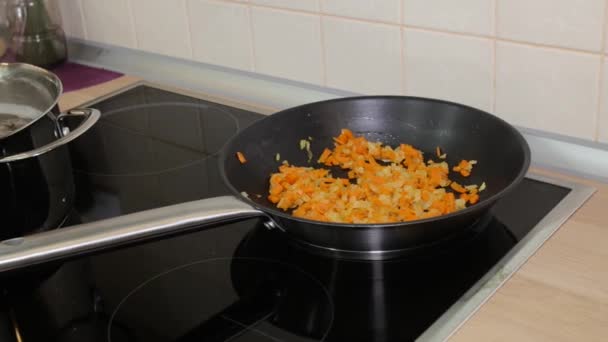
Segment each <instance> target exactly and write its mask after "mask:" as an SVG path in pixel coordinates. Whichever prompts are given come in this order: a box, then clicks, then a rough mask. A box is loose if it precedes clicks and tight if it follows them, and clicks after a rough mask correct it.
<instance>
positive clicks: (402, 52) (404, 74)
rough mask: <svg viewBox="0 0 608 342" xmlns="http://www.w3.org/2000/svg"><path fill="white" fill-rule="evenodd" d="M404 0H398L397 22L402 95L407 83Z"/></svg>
mask: <svg viewBox="0 0 608 342" xmlns="http://www.w3.org/2000/svg"><path fill="white" fill-rule="evenodd" d="M404 2H405V0H399V23H400V24H401V25H400V26H399V39H400V41H399V47H400V49H399V53H400V56H401V60H400V63H401V75H400V76H401V77H400V79H401V94H402V95H407V94H406V85H407V81H406V77H407V69H406V66H405V33H404V31H405V27H404V26H403V21H404V16H403V11H404V10H405V3H404Z"/></svg>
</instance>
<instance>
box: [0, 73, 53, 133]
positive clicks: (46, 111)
mask: <svg viewBox="0 0 608 342" xmlns="http://www.w3.org/2000/svg"><path fill="white" fill-rule="evenodd" d="M20 70H25V71H28V72H33V73H39V74H42V75H44V76H45V77H47V78H49V79H50V80H51V81H52V83H54V84H55V86H56V87H57V96H55V99H53V101H52V102H51V104H50V105H49V106H48V108H46V110H44V111H41V112H40V113H39V114H38V115H37V117H36V118H34V119H32V121H30V122H28V123H27V124H25V125H23V126H21V127H20V128H19V129H16V130H14V131H12V132H11V133H10V134H9V135H6V136H4V137H1V138H0V140H2V139H6V138H9V137H11V136H13V135H15V134H16V133H18V132H21V131H23V130H25V129H26V128H28V127H30V126H31V125H33V124H34V123H35V122H37V121H38V120H40V119H41V118H42V117H44V116H46V115H47V114H48V113H49V112H51V111H52V109H53V108H54V107H55V106H56V105H57V103H58V102H59V97H60V96H61V94H62V93H63V83H62V82H61V80H60V79H59V77H58V76H57V75H55V74H54V73H52V72H50V71H48V70H46V69H43V68H40V67H37V66H35V65H32V64H27V63H12V62H11V63H6V62H3V63H0V78H2V77H4V76H5V75H10V74H11V73H13V72H15V71H20Z"/></svg>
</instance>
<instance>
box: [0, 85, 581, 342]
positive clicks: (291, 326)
mask: <svg viewBox="0 0 608 342" xmlns="http://www.w3.org/2000/svg"><path fill="white" fill-rule="evenodd" d="M94 106H95V107H96V108H99V109H100V110H101V111H102V112H103V117H102V119H101V121H100V122H99V123H98V124H97V125H96V126H95V128H94V129H93V130H92V131H90V132H88V133H87V134H86V135H85V136H83V137H82V138H81V139H79V140H78V141H76V143H75V144H74V145H73V146H72V148H71V154H72V159H73V164H74V174H75V179H76V185H77V199H76V206H75V209H74V211H73V213H72V216H71V217H70V220H69V222H70V223H68V225H69V224H75V223H80V222H91V221H95V220H100V219H104V218H110V217H114V216H118V215H123V214H127V213H132V212H137V211H141V210H145V209H152V208H157V207H161V206H165V205H170V204H177V203H181V202H185V201H190V200H196V199H201V198H207V197H212V196H217V195H223V194H228V193H229V192H228V190H227V188H226V187H225V186H224V184H223V183H222V180H221V177H220V175H219V168H218V160H217V152H218V151H219V150H220V149H221V147H222V146H223V144H224V143H225V142H226V141H227V139H228V138H230V137H231V136H232V135H234V134H235V133H236V132H237V131H238V130H240V129H242V128H243V127H246V126H247V125H249V124H250V123H252V122H254V121H255V120H258V119H260V118H261V117H262V116H261V115H260V114H256V113H252V112H247V111H244V110H241V109H236V108H231V107H228V106H223V105H220V104H215V103H211V102H207V101H203V100H198V99H194V98H191V97H187V96H182V95H178V94H174V93H169V92H166V91H163V90H159V89H156V88H152V87H147V86H138V87H136V88H133V89H131V90H128V91H126V92H124V93H121V94H119V95H116V96H114V97H111V98H110V99H107V100H104V101H102V102H100V103H97V104H95V105H94ZM568 192H569V189H566V188H562V187H559V186H556V185H552V184H548V183H544V182H540V181H536V180H532V179H526V180H525V181H524V182H522V183H521V185H519V186H518V187H517V188H516V189H515V191H513V192H512V193H510V194H509V195H508V196H507V197H506V198H504V199H503V200H501V202H499V203H498V204H497V205H496V207H495V208H494V209H493V211H492V215H489V216H487V217H486V218H484V220H483V222H481V223H480V224H478V226H477V227H475V229H473V230H471V231H470V233H469V234H467V235H466V236H462V237H461V238H459V239H458V241H457V242H456V243H450V244H449V245H447V246H443V247H442V248H438V249H433V250H429V251H427V252H425V253H416V254H412V255H408V256H404V257H403V258H400V259H394V260H388V261H370V262H365V261H349V260H340V259H335V258H329V257H324V256H318V255H314V254H310V253H309V252H308V251H306V250H304V249H300V248H299V247H298V246H295V245H293V244H290V243H288V241H287V240H286V238H285V237H284V236H283V234H282V233H280V232H277V231H270V230H267V229H266V228H265V227H264V225H263V224H262V223H261V222H260V221H259V220H257V219H253V220H248V221H243V222H239V223H233V224H227V225H223V226H221V227H217V228H214V229H211V230H206V231H201V232H196V233H191V234H187V235H182V236H177V237H172V238H167V239H164V240H160V241H155V242H149V243H144V244H141V245H137V246H131V247H127V248H123V249H120V250H114V251H110V252H104V253H101V254H97V255H95V256H88V257H82V258H76V259H74V260H71V261H69V262H64V263H61V264H54V265H45V266H42V267H40V268H37V269H36V270H35V271H34V272H31V273H29V274H27V275H24V276H22V277H18V278H11V279H10V281H7V282H5V284H6V286H4V287H5V288H6V290H5V291H4V296H3V300H2V302H1V304H0V305H1V307H2V310H0V311H1V313H0V322H1V323H0V341H4V340H6V341H15V340H17V339H16V337H15V327H17V330H18V331H19V335H20V337H19V338H20V339H21V341H26V342H29V341H32V342H33V341H113V342H122V341H145V342H154V341H254V342H255V341H409V340H414V339H416V337H418V336H419V335H420V334H421V333H422V332H424V331H425V330H426V329H427V328H428V327H429V326H430V325H431V324H432V323H433V322H434V321H435V320H437V318H438V317H440V316H441V315H442V313H444V312H445V311H446V310H447V309H448V308H449V307H450V306H451V305H452V304H453V303H455V302H456V301H457V300H458V298H459V297H460V296H462V295H463V294H464V293H465V292H466V291H467V289H469V288H470V287H471V286H472V285H473V284H474V283H475V282H476V281H478V280H479V279H480V278H481V277H482V276H483V275H484V274H485V273H486V272H487V271H488V270H489V269H490V268H491V267H492V266H493V265H494V264H495V263H496V262H497V261H498V260H499V259H501V258H502V257H503V256H504V255H505V254H506V253H507V252H508V251H510V250H511V249H512V248H513V247H514V246H515V245H516V244H517V243H518V241H520V240H521V239H522V238H523V237H524V236H525V235H526V234H527V233H528V232H529V231H530V230H531V229H532V228H533V227H534V226H535V225H536V224H537V223H538V222H539V221H540V220H541V219H542V217H544V216H545V215H546V214H547V213H548V212H549V211H551V209H552V208H554V207H555V205H556V204H557V203H559V201H560V200H561V199H562V198H564V197H565V196H566V195H567V194H568Z"/></svg>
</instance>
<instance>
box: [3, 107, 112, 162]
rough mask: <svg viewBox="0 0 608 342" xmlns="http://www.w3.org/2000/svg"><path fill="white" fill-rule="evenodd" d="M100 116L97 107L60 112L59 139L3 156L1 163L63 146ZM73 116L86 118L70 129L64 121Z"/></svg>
mask: <svg viewBox="0 0 608 342" xmlns="http://www.w3.org/2000/svg"><path fill="white" fill-rule="evenodd" d="M100 116H101V114H100V112H99V111H98V110H97V109H93V108H79V109H72V110H70V111H68V112H67V113H62V114H59V115H58V116H57V126H58V129H59V135H60V137H59V139H57V140H54V141H53V142H51V143H49V144H46V145H44V146H42V147H38V148H36V149H33V150H31V151H27V152H23V153H18V154H13V155H11V156H8V157H5V158H2V159H0V163H10V162H15V161H18V160H23V159H28V158H32V157H36V156H39V155H41V154H44V153H47V152H49V151H52V150H54V149H56V148H58V147H61V146H63V145H65V144H67V143H69V142H70V141H72V140H74V139H76V138H78V137H79V136H81V135H82V134H84V133H85V132H86V131H88V130H89V128H91V127H93V125H94V124H95V123H96V122H97V120H99V118H100ZM72 117H83V118H84V120H83V121H82V123H81V124H80V125H79V126H78V127H76V128H75V129H73V130H70V128H69V127H68V126H67V125H64V124H63V122H64V121H66V119H69V118H72Z"/></svg>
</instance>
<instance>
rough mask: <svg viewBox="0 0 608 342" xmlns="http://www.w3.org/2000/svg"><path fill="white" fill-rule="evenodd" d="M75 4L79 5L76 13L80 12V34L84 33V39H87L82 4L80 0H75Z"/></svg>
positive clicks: (87, 32) (87, 34) (87, 31)
mask: <svg viewBox="0 0 608 342" xmlns="http://www.w3.org/2000/svg"><path fill="white" fill-rule="evenodd" d="M76 5H78V6H80V7H79V9H78V13H79V14H80V24H81V25H82V34H83V35H84V39H87V40H88V39H89V30H88V29H87V21H86V19H85V17H84V8H83V5H82V0H77V1H76Z"/></svg>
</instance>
